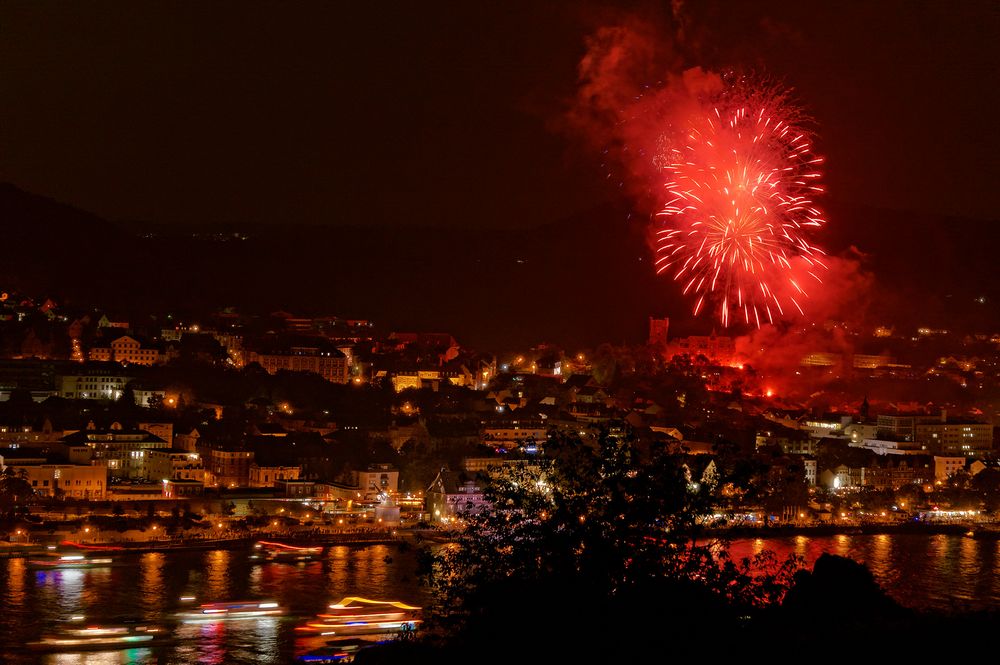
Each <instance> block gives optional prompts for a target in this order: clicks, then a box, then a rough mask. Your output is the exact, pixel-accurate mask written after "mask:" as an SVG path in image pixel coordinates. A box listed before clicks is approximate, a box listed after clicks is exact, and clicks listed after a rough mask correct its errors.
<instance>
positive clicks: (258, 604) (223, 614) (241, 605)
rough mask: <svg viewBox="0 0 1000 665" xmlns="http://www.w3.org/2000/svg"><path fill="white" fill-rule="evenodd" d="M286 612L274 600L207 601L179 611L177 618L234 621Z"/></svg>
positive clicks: (189, 620) (200, 620) (192, 620)
mask: <svg viewBox="0 0 1000 665" xmlns="http://www.w3.org/2000/svg"><path fill="white" fill-rule="evenodd" d="M284 613H285V608H283V607H281V606H279V605H278V603H276V602H275V601H273V600H243V601H236V602H230V603H205V604H204V605H200V606H199V607H197V608H195V609H192V610H188V611H185V612H178V613H177V618H178V619H180V620H181V621H186V622H194V621H198V622H204V621H233V620H238V619H259V618H261V617H267V616H278V615H281V614H284Z"/></svg>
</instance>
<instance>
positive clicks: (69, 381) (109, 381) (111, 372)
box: [56, 362, 134, 400]
mask: <svg viewBox="0 0 1000 665" xmlns="http://www.w3.org/2000/svg"><path fill="white" fill-rule="evenodd" d="M133 378H134V377H132V376H130V375H129V374H127V373H126V372H125V371H124V370H123V369H122V366H121V365H119V364H118V363H110V362H109V363H85V364H82V365H73V367H72V372H66V373H65V374H60V375H58V376H57V377H56V387H57V389H58V391H59V396H60V397H65V398H66V399H102V400H116V399H118V398H119V397H121V396H122V392H124V390H125V385H126V384H127V383H128V382H129V381H131V380H132V379H133Z"/></svg>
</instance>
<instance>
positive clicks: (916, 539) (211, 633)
mask: <svg viewBox="0 0 1000 665" xmlns="http://www.w3.org/2000/svg"><path fill="white" fill-rule="evenodd" d="M762 549H770V550H772V551H774V552H775V553H777V554H778V555H779V556H780V557H785V556H787V555H789V554H796V555H798V556H801V557H803V558H804V559H806V561H807V562H808V563H809V564H810V565H811V563H812V562H813V561H815V560H816V558H817V557H819V555H820V554H822V553H823V552H830V553H833V554H840V555H843V556H849V557H851V558H854V559H856V560H858V561H863V562H865V563H867V564H868V566H869V567H870V568H871V570H872V572H873V573H874V574H875V576H876V578H877V579H878V581H879V582H880V583H881V584H882V585H883V586H884V587H885V588H886V589H887V590H888V591H889V592H890V594H891V595H893V596H894V597H895V598H896V599H897V600H899V601H900V602H901V603H903V604H904V605H907V606H909V607H918V608H927V609H939V610H964V609H973V610H974V609H987V608H996V607H998V606H1000V540H996V539H973V538H965V537H962V536H955V535H921V534H892V535H837V536H791V537H783V538H769V539H743V540H738V541H735V542H734V543H733V544H732V547H731V552H732V554H733V555H734V556H736V557H743V556H748V555H752V554H754V553H756V552H759V551H761V550H762ZM184 595H194V596H196V597H197V598H198V601H199V602H213V601H229V600H244V599H251V598H258V599H264V598H268V599H275V600H276V601H277V602H278V603H280V604H281V605H283V606H285V607H287V608H288V615H287V616H285V617H275V618H272V617H267V618H260V619H253V620H246V621H235V622H225V623H203V624H180V626H179V628H178V629H177V637H178V638H179V640H178V642H177V643H176V644H175V645H173V646H169V647H163V648H158V649H133V650H129V651H114V652H92V653H85V654H60V655H47V656H44V657H43V658H42V662H48V663H60V664H70V663H74V664H75V663H102V664H111V663H190V662H200V663H202V664H204V665H212V664H216V663H220V664H221V663H227V664H228V663H233V664H241V663H247V664H250V663H253V664H259V663H287V662H290V661H291V660H293V659H294V658H295V656H296V655H297V654H299V653H302V652H303V651H305V650H306V647H305V646H304V643H303V642H302V641H301V640H299V639H297V638H296V635H295V630H294V629H295V626H296V625H298V624H300V623H301V622H302V621H303V620H304V619H306V618H311V617H313V616H314V615H316V614H318V613H320V612H322V611H323V610H324V608H325V607H326V606H327V605H328V604H329V603H331V602H335V601H338V600H340V599H342V598H343V597H345V596H351V595H360V596H365V597H371V598H377V599H392V600H402V601H405V602H408V603H412V604H416V605H423V604H425V603H426V602H427V600H428V597H427V590H426V589H425V588H423V587H421V586H420V585H419V580H418V578H417V557H416V554H415V551H414V550H405V549H400V548H399V547H398V546H396V545H371V546H366V547H350V546H335V547H332V548H330V549H329V550H328V551H327V552H325V553H324V557H323V558H322V560H318V561H311V562H306V563H297V564H288V563H276V562H263V563H262V562H259V561H253V560H251V559H250V558H249V553H248V552H246V551H240V550H213V551H205V552H171V553H146V554H132V555H127V556H126V557H125V559H124V562H123V565H116V566H113V567H107V568H91V569H79V570H59V571H51V570H34V569H32V568H30V567H29V565H28V562H27V561H26V560H25V559H8V560H0V634H2V635H3V636H4V638H5V640H4V643H5V644H6V645H22V644H24V643H26V642H28V641H31V640H35V639H38V637H39V636H40V635H41V634H42V633H44V632H46V631H49V630H51V629H52V627H53V626H54V625H55V624H56V623H57V622H58V621H59V619H60V618H64V617H67V616H71V615H79V614H83V615H86V616H87V618H88V621H93V622H95V623H102V622H113V621H114V620H115V618H116V617H121V616H133V617H141V618H143V619H145V620H148V621H168V620H169V619H170V617H171V615H172V614H173V613H174V612H176V611H178V609H181V604H180V598H181V596H184ZM38 660H39V657H38V656H37V655H34V654H30V653H15V652H10V651H8V652H7V653H5V654H4V662H14V663H17V662H23V663H28V662H38Z"/></svg>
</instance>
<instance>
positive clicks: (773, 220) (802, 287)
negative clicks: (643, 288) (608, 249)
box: [656, 88, 826, 327]
mask: <svg viewBox="0 0 1000 665" xmlns="http://www.w3.org/2000/svg"><path fill="white" fill-rule="evenodd" d="M702 107H703V108H702V112H701V113H699V114H696V117H691V118H689V119H688V120H687V122H686V123H684V124H682V125H681V129H680V130H679V131H678V132H677V133H676V135H674V136H669V137H667V142H668V147H667V148H666V149H665V150H664V151H663V152H662V153H661V156H660V166H661V168H662V173H663V175H664V176H665V178H666V183H665V188H666V192H667V196H666V203H665V204H664V205H663V207H662V208H661V210H660V212H659V213H658V214H657V217H658V220H659V221H660V223H661V224H662V225H663V228H660V229H659V230H657V231H656V268H657V274H660V273H663V272H665V271H668V270H670V271H672V272H673V275H674V278H675V279H676V280H677V281H678V282H680V283H682V284H684V293H685V294H691V295H692V297H696V302H695V306H694V313H695V315H698V314H699V313H700V312H701V311H702V309H704V308H705V306H706V303H717V304H718V313H719V319H720V320H721V321H722V323H723V325H725V326H728V325H729V322H730V319H731V318H732V317H733V316H737V317H741V318H743V319H744V320H745V321H746V323H747V324H750V325H756V326H757V327H760V326H761V325H762V323H768V322H770V323H773V322H774V321H775V319H776V318H783V317H784V316H785V313H786V310H790V309H791V308H790V307H789V306H791V307H794V308H795V310H797V311H798V312H799V313H800V314H802V313H803V308H802V305H801V301H802V299H803V298H805V297H807V296H808V293H807V291H806V286H807V282H808V281H809V280H812V279H815V280H816V281H817V282H821V281H822V280H821V279H820V277H819V275H818V274H817V273H818V272H820V271H821V270H822V269H825V268H826V266H825V264H824V262H823V257H824V256H825V254H824V252H823V251H822V250H821V249H819V248H818V247H816V246H814V245H812V244H811V243H810V242H809V239H808V236H809V233H810V232H811V231H814V230H815V229H816V228H818V227H820V226H822V225H823V224H824V223H825V221H824V219H823V214H822V213H821V212H820V210H819V209H818V208H817V207H816V205H815V203H814V202H813V198H814V197H815V196H816V195H817V194H819V193H821V192H823V188H822V187H821V186H820V179H821V177H822V174H821V173H820V171H819V166H820V164H822V162H823V158H822V157H818V156H816V155H814V154H813V153H812V151H811V149H810V146H811V140H810V137H809V134H808V132H806V131H805V130H803V129H802V128H801V127H800V126H799V123H798V114H797V113H796V111H795V109H794V107H791V106H790V105H788V104H787V103H786V102H785V99H784V95H782V94H776V93H774V92H773V91H770V90H751V92H749V93H746V94H742V93H740V91H739V90H737V89H734V88H730V89H729V90H728V91H727V92H726V93H725V94H724V95H721V96H719V97H718V98H717V99H714V100H711V101H710V102H706V103H705V104H703V105H702Z"/></svg>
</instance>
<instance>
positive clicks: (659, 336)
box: [648, 317, 670, 344]
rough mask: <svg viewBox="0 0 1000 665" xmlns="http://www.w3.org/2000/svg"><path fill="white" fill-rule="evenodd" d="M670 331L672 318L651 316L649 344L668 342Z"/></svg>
mask: <svg viewBox="0 0 1000 665" xmlns="http://www.w3.org/2000/svg"><path fill="white" fill-rule="evenodd" d="M669 331H670V319H654V318H653V317H649V340H648V341H649V344H666V342H667V333H668V332H669Z"/></svg>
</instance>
